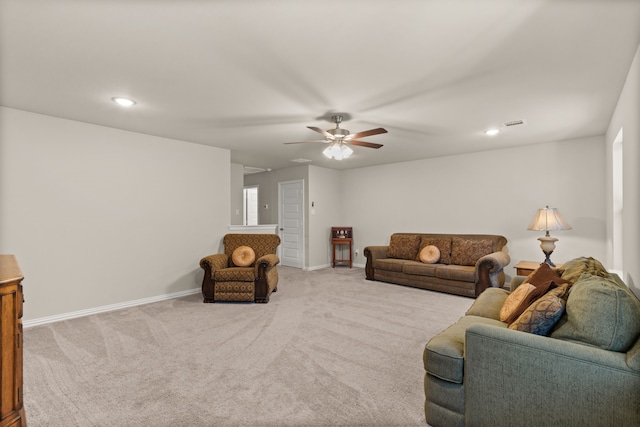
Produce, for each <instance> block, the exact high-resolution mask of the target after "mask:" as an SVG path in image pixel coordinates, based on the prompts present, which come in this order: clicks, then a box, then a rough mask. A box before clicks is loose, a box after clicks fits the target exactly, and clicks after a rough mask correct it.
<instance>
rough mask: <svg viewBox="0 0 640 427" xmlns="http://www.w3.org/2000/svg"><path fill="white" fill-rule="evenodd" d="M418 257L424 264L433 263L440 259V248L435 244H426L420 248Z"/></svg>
mask: <svg viewBox="0 0 640 427" xmlns="http://www.w3.org/2000/svg"><path fill="white" fill-rule="evenodd" d="M418 258H420V261H421V262H424V263H425V264H435V263H436V262H438V260H440V249H438V247H437V246H435V245H427V246H425V247H424V248H422V249H420V253H418Z"/></svg>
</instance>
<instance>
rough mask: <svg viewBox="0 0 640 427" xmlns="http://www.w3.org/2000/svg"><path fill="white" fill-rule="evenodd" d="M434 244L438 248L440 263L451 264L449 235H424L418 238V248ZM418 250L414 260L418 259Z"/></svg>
mask: <svg viewBox="0 0 640 427" xmlns="http://www.w3.org/2000/svg"><path fill="white" fill-rule="evenodd" d="M430 245H433V246H436V247H437V248H438V250H440V261H439V262H440V264H451V238H450V237H426V236H422V239H421V240H420V250H422V249H423V248H424V247H425V246H430ZM419 256H420V252H419V251H418V258H416V261H420V258H419Z"/></svg>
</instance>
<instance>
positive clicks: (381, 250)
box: [362, 246, 389, 280]
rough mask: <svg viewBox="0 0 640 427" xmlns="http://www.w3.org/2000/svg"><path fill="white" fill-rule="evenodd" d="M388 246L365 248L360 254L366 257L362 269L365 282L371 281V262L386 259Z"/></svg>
mask: <svg viewBox="0 0 640 427" xmlns="http://www.w3.org/2000/svg"><path fill="white" fill-rule="evenodd" d="M388 250H389V246H367V247H366V248H364V250H363V251H362V253H363V254H364V256H366V257H367V264H366V265H365V267H364V271H365V275H366V279H367V280H374V279H373V274H374V270H373V262H374V261H375V260H376V259H378V258H386V257H387V251H388Z"/></svg>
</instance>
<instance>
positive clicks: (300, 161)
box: [291, 158, 311, 163]
mask: <svg viewBox="0 0 640 427" xmlns="http://www.w3.org/2000/svg"><path fill="white" fill-rule="evenodd" d="M291 161H292V162H296V163H309V162H310V161H311V160H309V159H302V158H300V159H293V160H291Z"/></svg>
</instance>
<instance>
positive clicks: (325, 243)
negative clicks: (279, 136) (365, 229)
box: [306, 166, 350, 269]
mask: <svg viewBox="0 0 640 427" xmlns="http://www.w3.org/2000/svg"><path fill="white" fill-rule="evenodd" d="M341 175H342V174H341V172H340V171H336V170H333V169H327V168H321V167H318V166H309V198H308V202H307V208H306V210H307V212H309V244H308V247H309V250H308V253H309V257H308V258H309V263H308V264H307V267H309V268H311V269H315V268H320V267H326V266H329V265H330V263H331V245H330V244H329V242H330V236H331V227H333V226H349V225H350V224H343V223H342V218H343V215H344V213H343V207H342V205H341V203H340V201H341V193H342V189H341V185H340V183H341V178H340V177H341ZM312 203H313V206H311V204H312Z"/></svg>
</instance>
